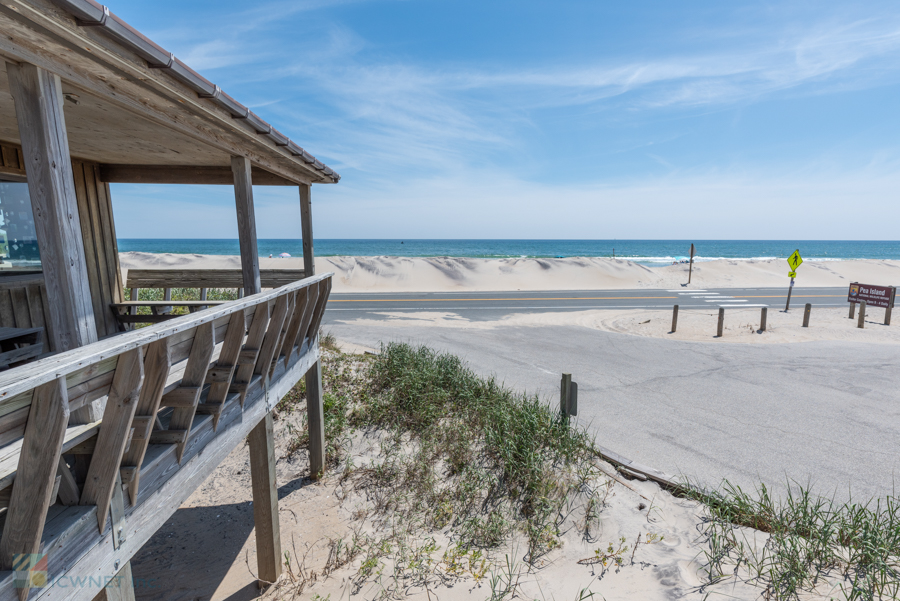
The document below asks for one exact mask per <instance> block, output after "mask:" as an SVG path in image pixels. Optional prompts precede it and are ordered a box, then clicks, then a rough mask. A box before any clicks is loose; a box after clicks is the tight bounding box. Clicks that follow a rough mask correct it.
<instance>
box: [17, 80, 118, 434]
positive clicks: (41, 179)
mask: <svg viewBox="0 0 900 601" xmlns="http://www.w3.org/2000/svg"><path fill="white" fill-rule="evenodd" d="M6 71H7V76H8V78H9V89H10V93H11V94H12V97H13V101H14V102H15V105H16V121H17V122H18V125H19V137H20V138H21V140H22V154H23V155H24V157H25V172H26V174H27V176H28V193H29V195H30V196H31V207H32V211H33V212H34V226H35V233H36V234H37V239H38V248H39V250H40V253H41V268H42V269H43V272H44V285H45V286H46V289H47V296H48V298H49V299H50V303H48V305H47V306H48V311H49V313H50V321H51V323H52V324H53V328H52V334H53V340H52V341H51V347H52V348H53V350H54V351H57V352H59V351H67V350H71V349H73V348H78V347H80V346H84V345H86V344H90V343H92V342H97V326H96V323H95V321H94V309H93V303H92V302H91V288H90V283H89V280H88V272H87V261H86V260H85V256H84V241H83V239H82V236H81V221H80V219H79V216H78V200H77V198H76V196H75V178H74V175H73V173H72V158H71V157H70V156H69V137H68V134H67V133H66V122H65V115H63V108H62V105H63V96H62V82H61V81H60V79H59V76H57V75H54V74H52V73H49V72H47V71H45V70H43V69H41V68H39V67H36V66H34V65H29V64H27V63H23V64H14V63H7V64H6ZM102 415H103V405H102V401H99V400H97V401H94V402H92V403H89V404H87V405H85V406H84V407H81V408H80V409H77V410H75V411H73V412H72V414H71V416H70V421H71V423H72V424H86V423H90V422H94V421H97V420H99V419H100V418H101V416H102Z"/></svg>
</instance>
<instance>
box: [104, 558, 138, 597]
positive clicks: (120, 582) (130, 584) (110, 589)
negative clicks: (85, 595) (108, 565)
mask: <svg viewBox="0 0 900 601" xmlns="http://www.w3.org/2000/svg"><path fill="white" fill-rule="evenodd" d="M94 601H135V599H134V576H133V575H132V572H131V562H130V561H126V562H125V565H123V566H122V568H121V569H120V570H119V573H118V574H116V576H115V577H114V578H113V579H112V580H110V581H109V584H107V585H106V586H105V587H104V588H103V590H102V591H101V592H100V593H99V594H98V595H97V596H96V597H94Z"/></svg>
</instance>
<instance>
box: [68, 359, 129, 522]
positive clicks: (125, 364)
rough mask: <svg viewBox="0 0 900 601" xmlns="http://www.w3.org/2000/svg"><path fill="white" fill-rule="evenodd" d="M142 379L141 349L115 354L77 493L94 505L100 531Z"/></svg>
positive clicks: (84, 502) (104, 519)
mask: <svg viewBox="0 0 900 601" xmlns="http://www.w3.org/2000/svg"><path fill="white" fill-rule="evenodd" d="M143 379H144V361H143V357H142V356H141V349H139V348H137V349H133V350H130V351H127V352H125V353H123V354H121V355H119V361H118V363H117V364H116V375H115V376H114V377H113V382H112V386H111V387H110V389H109V397H108V398H107V401H106V409H105V410H104V412H103V423H102V424H101V425H100V432H99V434H97V446H96V447H95V449H94V454H93V456H92V457H91V466H90V468H89V469H88V474H87V481H86V482H85V483H84V490H83V491H82V492H81V504H82V505H96V506H97V522H98V526H99V528H100V532H103V530H104V529H105V528H106V518H107V516H108V515H109V502H110V499H112V494H113V487H114V486H115V484H116V476H118V475H119V466H120V465H121V463H122V455H123V454H124V452H125V446H126V445H127V443H128V433H129V432H130V431H131V422H132V420H133V419H134V412H135V410H136V409H137V405H138V398H139V393H140V389H141V383H142V381H143Z"/></svg>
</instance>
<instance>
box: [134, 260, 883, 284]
mask: <svg viewBox="0 0 900 601" xmlns="http://www.w3.org/2000/svg"><path fill="white" fill-rule="evenodd" d="M120 257H121V263H122V268H123V270H127V269H166V268H178V267H181V268H193V269H204V268H206V269H215V268H218V269H224V268H239V267H240V259H239V257H236V256H216V255H188V254H163V253H160V254H156V253H134V252H131V253H122V254H121V255H120ZM260 266H261V267H262V268H278V267H284V268H290V269H302V268H303V260H302V259H300V258H290V259H268V258H262V259H260ZM316 271H317V272H319V273H322V272H325V271H332V272H334V274H335V278H334V291H335V292H407V291H418V292H450V291H455V290H458V291H463V290H473V291H479V290H481V291H503V290H613V289H631V288H675V287H680V286H681V285H682V284H685V283H686V282H687V271H688V269H687V265H665V266H659V267H656V266H652V267H650V266H646V265H641V264H638V263H634V262H632V261H628V260H626V259H609V258H599V257H571V258H564V259H473V258H466V257H319V258H317V259H316ZM787 272H788V266H787V263H786V262H785V261H784V260H782V259H772V260H765V261H736V260H718V261H709V262H704V263H695V264H694V272H693V276H692V279H691V288H728V287H750V288H762V287H768V286H785V285H787V283H788V276H787ZM853 281H860V282H865V283H869V284H879V285H884V286H889V285H897V284H900V261H896V260H850V261H806V262H805V263H803V265H801V266H800V268H799V269H798V274H797V285H799V286H846V285H847V284H849V283H850V282H853Z"/></svg>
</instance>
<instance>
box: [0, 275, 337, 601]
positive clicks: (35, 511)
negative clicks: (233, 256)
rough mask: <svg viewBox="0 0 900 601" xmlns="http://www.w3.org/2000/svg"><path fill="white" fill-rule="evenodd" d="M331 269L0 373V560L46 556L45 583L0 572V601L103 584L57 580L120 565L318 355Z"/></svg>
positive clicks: (65, 595) (75, 594) (9, 563)
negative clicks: (96, 410) (78, 416)
mask: <svg viewBox="0 0 900 601" xmlns="http://www.w3.org/2000/svg"><path fill="white" fill-rule="evenodd" d="M331 275H332V274H325V275H321V276H316V277H312V278H307V279H305V280H301V281H298V282H294V283H291V284H288V285H285V286H282V287H281V288H277V289H274V290H270V291H267V292H262V293H260V294H256V295H253V296H248V297H245V298H243V299H240V300H237V301H234V302H229V303H226V304H222V305H219V306H216V307H211V308H209V309H205V310H203V311H199V312H197V313H192V314H189V315H184V316H182V317H178V318H175V319H172V320H170V321H167V322H165V323H160V324H157V325H153V326H149V327H146V328H142V329H139V330H135V331H131V332H127V333H123V334H121V335H118V336H113V337H111V338H108V339H106V340H103V341H101V342H97V343H94V344H91V345H88V346H85V347H81V348H78V349H75V350H72V351H68V352H65V353H60V354H57V355H54V356H51V357H47V358H45V359H42V360H39V361H36V362H34V363H31V364H28V365H25V366H22V367H19V368H15V369H12V370H9V371H7V372H4V373H2V374H0V508H2V507H5V508H6V509H5V513H4V514H3V515H2V516H0V520H3V523H2V534H0V568H2V569H4V570H16V569H19V568H25V569H28V566H26V564H25V563H23V562H27V561H32V563H34V561H36V560H35V559H33V558H32V556H33V554H36V555H34V557H36V558H39V557H41V556H42V555H41V554H44V553H46V559H47V568H46V572H47V573H46V577H47V579H48V582H49V583H50V585H49V586H46V587H44V588H40V587H38V585H39V584H40V582H32V583H30V584H31V585H34V586H35V587H36V588H30V587H29V586H25V587H22V586H21V584H23V583H21V582H20V583H18V584H17V583H16V582H15V574H14V573H10V572H6V573H4V574H0V601H3V600H5V599H10V600H12V599H15V598H16V594H17V589H18V596H19V597H20V598H22V599H24V598H25V597H27V596H28V595H29V591H30V594H31V597H32V598H44V599H90V598H91V597H92V596H93V595H95V594H96V593H97V592H99V591H98V590H96V589H95V590H93V591H91V590H84V587H83V586H81V587H79V586H75V585H74V584H73V585H72V586H68V585H69V584H72V583H73V582H77V580H72V578H69V579H68V580H66V577H68V576H69V575H72V576H73V578H76V577H87V578H91V577H97V578H100V577H102V576H103V575H109V574H115V573H116V572H117V571H118V568H119V565H120V563H124V562H126V561H128V560H129V559H130V557H131V556H132V555H133V554H134V553H135V552H136V551H137V550H138V549H140V547H141V545H143V544H144V542H146V540H147V539H149V537H150V536H151V535H152V534H153V533H154V532H155V531H156V530H157V529H158V528H159V527H160V526H161V525H162V524H163V523H164V522H165V520H166V519H168V517H169V516H170V515H171V514H172V513H173V512H174V511H175V510H176V509H177V508H178V507H179V505H180V504H181V503H182V502H183V501H184V499H186V498H187V496H188V495H189V494H190V493H191V492H192V491H193V490H194V489H195V488H196V487H197V486H199V485H200V483H201V482H202V480H203V478H205V477H206V475H208V474H209V473H211V472H212V470H213V469H214V468H215V466H216V465H218V463H219V462H220V461H221V460H222V459H223V458H224V457H225V456H226V455H227V454H228V452H230V451H231V449H232V448H233V447H234V446H235V445H236V444H238V443H239V442H240V441H241V440H242V439H243V438H244V437H245V436H246V435H247V433H248V432H249V431H250V430H251V429H252V428H253V426H255V425H256V424H257V423H258V422H259V421H260V419H261V418H263V417H264V416H265V415H266V413H268V412H269V411H270V410H271V409H272V408H273V407H274V406H275V404H276V403H277V402H278V400H279V399H280V398H281V397H283V396H284V395H285V394H286V393H287V392H288V391H289V390H290V389H291V388H292V387H293V385H294V384H295V383H296V382H297V381H298V380H299V379H300V378H301V377H302V376H303V374H304V373H305V372H306V371H307V370H308V369H309V368H310V367H311V366H312V365H314V364H315V362H316V361H317V360H318V356H319V350H318V338H317V334H318V331H319V326H320V323H321V320H322V315H323V313H324V309H325V304H326V301H327V299H328V295H329V293H330V290H331ZM97 401H99V402H100V403H102V404H103V405H104V406H105V408H103V413H102V419H101V420H99V421H96V422H93V423H86V424H70V423H69V416H70V414H71V413H72V412H73V411H74V410H75V409H78V408H79V407H83V406H85V405H86V404H88V403H94V402H97ZM201 451H202V453H201ZM20 575H24V574H20Z"/></svg>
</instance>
